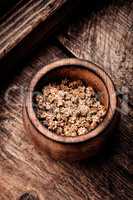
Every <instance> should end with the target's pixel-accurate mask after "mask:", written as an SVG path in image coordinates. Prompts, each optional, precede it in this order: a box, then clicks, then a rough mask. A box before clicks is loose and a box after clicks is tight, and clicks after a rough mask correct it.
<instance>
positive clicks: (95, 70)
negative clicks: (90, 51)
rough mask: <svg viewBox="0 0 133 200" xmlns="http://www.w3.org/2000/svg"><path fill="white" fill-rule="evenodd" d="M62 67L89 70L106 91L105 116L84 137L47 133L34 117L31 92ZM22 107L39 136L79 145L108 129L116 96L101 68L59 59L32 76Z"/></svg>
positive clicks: (114, 107) (78, 60)
mask: <svg viewBox="0 0 133 200" xmlns="http://www.w3.org/2000/svg"><path fill="white" fill-rule="evenodd" d="M62 66H64V67H65V66H67V67H69V66H78V67H84V68H86V69H88V70H90V71H91V72H93V73H95V74H96V75H97V76H98V77H100V78H101V80H102V81H103V83H104V85H105V87H106V89H107V92H108V98H109V105H108V109H107V112H106V115H105V117H104V119H103V121H102V122H101V123H100V124H99V125H98V126H97V127H96V128H95V129H94V130H92V131H90V132H88V133H87V134H85V135H80V136H75V137H72V136H69V137H66V136H60V135H57V134H55V133H53V132H52V131H49V130H48V129H47V128H46V127H45V126H43V125H42V124H41V122H40V121H39V119H38V118H37V117H36V114H35V111H34V109H33V91H34V89H35V87H36V85H37V83H38V82H39V81H40V79H41V78H42V77H43V76H45V74H47V73H48V72H49V71H51V70H53V69H56V68H59V67H62ZM24 106H25V108H26V112H27V115H28V117H29V119H30V122H31V123H32V125H33V126H34V128H35V129H36V130H37V131H38V132H39V133H40V134H42V135H43V136H45V137H47V138H49V139H51V140H54V141H56V142H60V143H79V142H84V141H88V140H90V139H93V138H95V137H96V136H98V135H99V134H101V133H102V132H103V131H104V130H105V129H106V128H107V127H108V125H109V124H110V123H111V121H112V120H113V117H114V115H115V112H116V109H117V96H116V91H115V86H114V83H113V81H112V80H111V78H110V77H109V76H108V74H107V73H106V72H105V71H104V70H103V69H102V68H101V67H99V66H98V65H96V64H94V63H92V62H90V61H86V60H81V59H76V58H65V59H61V60H58V61H55V62H52V63H50V64H48V65H46V66H44V67H43V68H41V69H40V70H39V71H38V72H37V73H36V74H35V75H34V77H33V78H32V80H31V83H30V86H29V88H28V93H27V96H26V101H25V105H24Z"/></svg>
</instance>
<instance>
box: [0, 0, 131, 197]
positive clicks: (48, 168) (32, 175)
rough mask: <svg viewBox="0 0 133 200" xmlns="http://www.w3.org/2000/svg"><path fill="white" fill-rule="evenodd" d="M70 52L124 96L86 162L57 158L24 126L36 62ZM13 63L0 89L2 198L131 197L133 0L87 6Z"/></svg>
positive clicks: (62, 56) (0, 191) (64, 56)
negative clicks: (114, 123)
mask: <svg viewBox="0 0 133 200" xmlns="http://www.w3.org/2000/svg"><path fill="white" fill-rule="evenodd" d="M74 56H75V57H78V58H83V59H87V60H90V61H92V62H95V63H97V64H99V65H100V66H102V67H103V68H104V69H105V70H106V71H107V72H108V73H109V75H110V76H111V77H112V79H113V80H114V82H115V85H116V89H117V91H118V96H119V100H120V102H121V110H120V113H121V120H120V124H119V125H118V131H117V132H116V136H117V137H116V139H115V141H114V142H113V145H112V146H111V147H110V148H109V150H108V151H107V152H105V154H103V155H101V156H100V157H97V158H94V159H92V160H88V161H84V162H76V163H66V162H62V161H58V162H56V161H54V160H52V159H51V158H49V157H47V156H46V155H45V154H42V152H38V151H37V150H36V149H35V146H34V144H33V143H32V141H31V140H30V138H29V136H28V135H27V133H26V132H25V129H24V127H23V122H22V104H23V100H24V96H25V92H26V90H27V87H28V85H29V82H30V80H31V78H32V77H33V75H34V74H35V73H36V72H37V71H38V70H39V69H40V68H42V67H43V66H44V65H45V64H47V63H50V62H52V61H54V60H57V59H60V58H66V57H74ZM20 62H21V61H20ZM17 68H18V70H16V73H15V74H14V76H13V77H12V78H11V80H10V83H8V84H6V85H5V86H3V87H1V88H2V89H1V92H0V200H16V199H20V200H31V199H32V200H37V199H39V200H53V199H54V200H102V199H104V200H112V199H113V200H119V199H120V200H132V199H133V184H132V175H133V165H132V160H133V149H132V147H133V109H132V108H133V104H132V102H133V2H132V0H128V1H124V0H123V1H120V0H118V1H113V2H109V3H108V5H106V6H105V4H103V5H102V6H101V8H100V9H97V8H96V7H95V6H94V7H93V9H90V8H89V7H86V8H84V9H83V10H82V11H81V13H80V17H78V18H76V19H74V20H73V22H72V23H71V24H69V25H68V27H66V28H65V29H64V30H63V31H60V33H58V34H56V35H54V36H52V40H51V38H50V39H49V41H47V43H46V42H42V45H41V46H39V47H38V50H37V51H35V52H34V54H33V55H32V57H29V58H28V60H26V61H25V62H23V64H20V65H19V66H18V67H17ZM37 196H38V197H37Z"/></svg>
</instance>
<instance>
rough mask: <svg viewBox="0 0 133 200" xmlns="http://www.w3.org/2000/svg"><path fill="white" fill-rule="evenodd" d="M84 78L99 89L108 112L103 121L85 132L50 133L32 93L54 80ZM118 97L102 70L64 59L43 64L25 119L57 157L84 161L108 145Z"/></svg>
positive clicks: (26, 104) (36, 137) (32, 132)
mask: <svg viewBox="0 0 133 200" xmlns="http://www.w3.org/2000/svg"><path fill="white" fill-rule="evenodd" d="M64 78H68V79H72V80H75V79H81V80H83V81H84V82H85V83H86V84H89V85H90V86H92V87H93V88H94V90H95V91H97V92H99V94H101V95H100V101H101V103H102V104H103V105H104V106H105V107H106V109H107V113H106V116H105V118H104V119H103V121H102V122H101V123H100V124H99V125H98V126H97V127H96V128H95V129H94V130H93V131H91V132H88V134H86V135H81V136H76V137H65V136H59V135H56V134H55V133H52V132H50V131H49V130H48V129H47V128H45V127H44V126H43V125H42V124H41V123H40V122H39V120H38V119H37V117H36V114H35V112H34V109H33V94H35V93H36V92H38V91H40V89H41V88H42V87H43V86H44V84H47V83H49V82H51V81H57V80H59V79H64ZM117 106H118V103H117V96H116V92H115V88H114V84H113V82H112V81H111V79H110V78H109V76H108V75H107V74H106V72H105V71H103V69H101V68H100V67H98V66H97V65H95V64H93V63H91V62H87V61H83V60H78V59H63V60H60V61H56V62H54V63H51V64H49V65H47V66H45V67H43V68H42V69H41V70H40V71H39V72H38V73H37V74H36V75H35V76H34V77H33V79H32V81H31V84H30V86H29V89H28V93H27V96H26V99H25V102H24V107H23V108H24V109H23V120H24V125H25V128H26V131H27V133H28V134H30V135H31V136H32V138H33V139H34V141H35V143H36V146H37V147H39V148H40V149H42V150H43V151H44V153H47V154H48V155H50V156H51V157H52V158H54V159H56V160H81V159H85V158H88V157H90V156H93V155H96V154H97V153H98V152H99V151H100V150H101V149H103V147H104V146H105V144H106V140H107V138H108V137H110V135H111V133H112V132H113V128H114V126H115V124H116V121H117V120H116V116H117V115H116V114H117Z"/></svg>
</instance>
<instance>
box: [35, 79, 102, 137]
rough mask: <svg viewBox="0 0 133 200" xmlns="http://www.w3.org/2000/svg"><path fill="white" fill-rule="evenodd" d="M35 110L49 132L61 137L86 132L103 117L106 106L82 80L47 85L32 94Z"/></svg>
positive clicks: (93, 127)
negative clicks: (39, 92)
mask: <svg viewBox="0 0 133 200" xmlns="http://www.w3.org/2000/svg"><path fill="white" fill-rule="evenodd" d="M35 103H36V108H35V112H36V115H37V117H38V119H39V120H40V121H41V123H42V124H43V125H44V126H45V127H47V128H48V129H49V130H50V131H52V132H54V133H56V134H58V135H63V136H78V135H84V134H87V133H88V132H89V131H91V130H93V129H95V128H96V126H97V125H98V124H99V123H100V122H101V121H102V120H103V118H104V116H105V114H106V109H105V107H104V106H103V105H102V104H101V103H100V101H99V100H98V99H97V98H96V93H95V92H94V90H93V88H92V87H89V86H85V85H84V84H83V82H82V81H80V80H76V81H69V80H63V81H62V82H61V83H60V84H56V83H55V84H49V85H46V86H45V87H44V88H43V89H42V93H41V94H38V95H36V97H35Z"/></svg>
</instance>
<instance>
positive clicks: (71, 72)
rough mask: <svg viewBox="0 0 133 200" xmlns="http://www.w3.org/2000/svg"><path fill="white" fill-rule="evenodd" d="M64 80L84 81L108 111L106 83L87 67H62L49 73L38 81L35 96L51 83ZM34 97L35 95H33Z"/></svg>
mask: <svg viewBox="0 0 133 200" xmlns="http://www.w3.org/2000/svg"><path fill="white" fill-rule="evenodd" d="M63 79H68V80H82V81H83V82H84V84H85V85H89V86H91V87H92V88H93V89H94V90H95V92H96V93H97V97H98V98H99V100H100V102H101V103H102V104H103V105H104V106H105V108H106V110H108V106H109V96H108V90H107V88H106V85H105V83H104V82H103V80H102V79H101V77H99V76H98V75H97V74H96V72H95V71H91V70H88V69H87V68H85V67H79V66H62V67H58V68H54V69H52V70H50V71H48V72H47V73H46V74H45V75H44V76H42V77H41V78H40V80H38V82H37V84H36V86H35V88H34V94H37V92H41V89H42V88H43V87H44V86H45V85H47V84H49V83H55V82H56V83H57V82H60V81H61V80H63ZM33 96H34V95H33Z"/></svg>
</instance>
